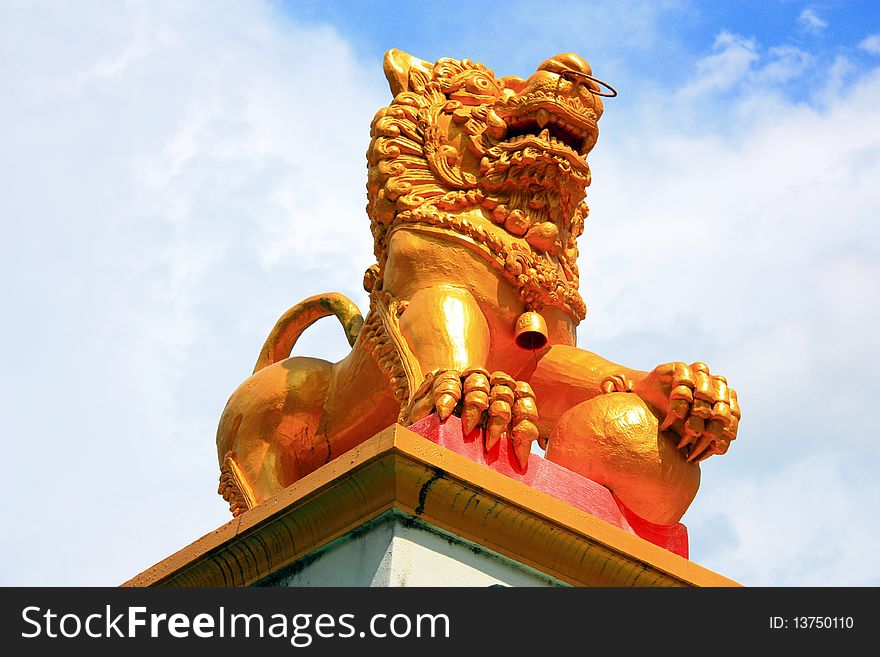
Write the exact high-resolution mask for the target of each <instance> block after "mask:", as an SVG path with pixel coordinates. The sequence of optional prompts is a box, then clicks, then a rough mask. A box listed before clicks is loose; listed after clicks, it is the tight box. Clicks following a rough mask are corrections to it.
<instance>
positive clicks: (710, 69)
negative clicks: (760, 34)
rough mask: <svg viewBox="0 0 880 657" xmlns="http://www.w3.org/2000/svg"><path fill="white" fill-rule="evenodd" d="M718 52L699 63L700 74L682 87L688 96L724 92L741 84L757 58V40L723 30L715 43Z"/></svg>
mask: <svg viewBox="0 0 880 657" xmlns="http://www.w3.org/2000/svg"><path fill="white" fill-rule="evenodd" d="M712 50H714V51H715V53H714V54H712V55H707V56H706V57H704V58H703V59H701V60H700V61H699V62H697V67H696V68H697V77H696V78H695V79H694V80H692V81H691V82H690V83H689V84H688V85H687V86H686V87H685V88H684V90H683V92H682V95H683V96H685V97H690V96H696V95H699V94H702V93H705V92H709V91H724V90H727V89H730V88H731V87H732V86H734V85H735V84H736V83H738V82H739V81H740V80H741V79H742V78H743V77H745V76H746V74H747V73H748V72H749V71H750V70H751V67H752V64H753V63H754V62H755V61H756V60H757V59H758V53H757V45H756V43H755V40H754V39H746V38H744V37H741V36H739V35H737V34H732V33H730V32H721V33H720V34H719V35H718V36H717V37H716V38H715V43H714V44H713V45H712Z"/></svg>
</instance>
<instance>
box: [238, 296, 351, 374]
mask: <svg viewBox="0 0 880 657" xmlns="http://www.w3.org/2000/svg"><path fill="white" fill-rule="evenodd" d="M330 315H335V316H336V318H337V319H338V320H339V323H340V324H342V329H343V330H344V331H345V337H346V338H347V339H348V344H350V345H352V346H354V342H355V340H357V336H358V333H359V332H360V330H361V327H362V326H363V324H364V318H363V315H361V313H360V310H358V307H357V306H356V305H355V304H354V302H353V301H351V299H349V298H348V297H346V296H344V295H342V294H339V293H338V292H329V293H327V294H316V295H315V296H313V297H309V298H308V299H306V300H305V301H301V302H299V303H298V304H296V305H295V306H293V307H292V308H291V309H290V310H288V311H287V312H285V313H284V314H283V315H281V317H280V318H279V319H278V321H277V322H275V326H274V327H272V330H271V331H270V332H269V337H267V338H266V342H265V343H264V344H263V348H262V349H261V350H260V356H259V358H257V364H256V365H254V373H256V372H259V371H260V370H261V369H263V368H264V367H268V366H269V365H272V364H273V363H277V362H278V361H280V360H284V359H285V358H287V357H288V356H290V352H291V350H292V349H293V346H294V345H295V344H296V341H297V340H298V339H299V336H300V335H302V332H303V331H305V330H306V329H307V328H308V327H309V326H311V325H312V324H314V323H315V322H317V321H318V320H319V319H321V318H323V317H329V316H330Z"/></svg>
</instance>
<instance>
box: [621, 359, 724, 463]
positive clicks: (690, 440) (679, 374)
mask: <svg viewBox="0 0 880 657" xmlns="http://www.w3.org/2000/svg"><path fill="white" fill-rule="evenodd" d="M634 392H635V393H636V394H638V395H639V396H640V397H641V398H642V399H644V400H645V401H646V402H648V403H649V404H650V405H651V406H653V407H654V408H655V409H657V410H658V411H659V413H660V417H662V418H664V419H663V421H662V423H661V425H660V429H661V430H664V431H666V430H669V431H672V432H674V433H675V434H677V435H678V436H679V437H680V439H679V441H678V448H679V449H684V450H686V452H687V460H688V461H693V462H695V463H699V462H700V461H703V460H705V459H707V458H709V457H710V456H712V455H713V454H724V453H725V452H726V451H727V449H728V447H729V446H730V441H731V440H734V439H735V438H736V433H737V429H738V428H739V420H740V409H739V403H738V401H737V397H736V391H735V390H734V389H733V388H729V387H728V385H727V379H725V378H724V377H723V376H719V375H713V374H711V373H710V372H709V367H708V365H706V364H705V363H693V364H692V365H686V364H685V363H666V364H665V365H660V366H659V367H656V368H655V369H654V371H652V372H651V373H650V374H648V376H647V377H645V378H644V379H643V380H642V381H640V382H639V383H638V384H636V386H635V387H634Z"/></svg>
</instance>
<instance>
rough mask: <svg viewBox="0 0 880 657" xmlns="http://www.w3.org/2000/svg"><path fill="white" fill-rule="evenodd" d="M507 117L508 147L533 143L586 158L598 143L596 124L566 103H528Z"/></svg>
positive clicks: (502, 143) (504, 144)
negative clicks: (596, 142) (596, 139)
mask: <svg viewBox="0 0 880 657" xmlns="http://www.w3.org/2000/svg"><path fill="white" fill-rule="evenodd" d="M518 109H519V111H517V112H516V113H514V114H513V115H512V116H509V117H507V119H506V123H507V134H506V135H505V138H504V141H503V142H501V144H499V145H500V146H505V147H508V148H510V147H521V146H525V145H532V146H538V147H542V148H544V149H546V150H549V151H551V152H554V151H555V152H557V153H558V154H560V155H568V154H569V153H570V154H573V155H577V156H578V157H579V158H583V157H584V156H586V154H587V153H589V152H590V149H591V148H592V147H593V144H594V143H595V134H596V128H595V124H592V125H591V122H590V121H589V120H588V119H587V118H586V117H585V116H583V115H582V114H581V113H580V112H578V111H577V110H576V108H573V107H568V105H567V104H563V103H558V102H557V103H552V104H548V103H546V102H538V103H528V104H525V106H520V108H518Z"/></svg>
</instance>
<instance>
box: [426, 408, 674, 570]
mask: <svg viewBox="0 0 880 657" xmlns="http://www.w3.org/2000/svg"><path fill="white" fill-rule="evenodd" d="M409 428H410V430H412V431H414V432H415V433H417V434H419V435H420V436H423V437H425V438H427V439H428V440H430V441H431V442H434V443H437V444H438V445H440V446H441V447H445V448H446V449H449V450H452V451H453V452H455V453H457V454H461V455H462V456H464V457H466V458H469V459H470V460H472V461H476V462H477V463H482V464H484V465H485V466H487V467H489V468H491V469H492V470H495V471H496V472H500V473H501V474H503V475H506V476H508V477H510V478H512V479H516V480H517V481H521V482H522V483H524V484H526V485H527V486H531V487H532V488H535V489H537V490H539V491H541V492H544V493H547V494H548V495H551V496H553V497H555V498H557V499H559V500H562V501H563V502H566V503H567V504H570V505H571V506H574V507H577V508H578V509H581V510H582V511H586V512H587V513H589V514H591V515H594V516H596V517H597V518H600V519H602V520H604V521H605V522H609V523H611V524H612V525H614V526H616V527H620V528H621V529H623V530H626V531H628V532H630V533H632V534H635V535H636V536H640V537H642V538H644V539H645V540H647V541H650V542H651V543H654V544H655V545H659V546H660V547H662V548H666V549H667V550H669V551H670V552H674V553H675V554H678V555H680V556H682V557H684V558H685V559H687V557H688V536H687V527H685V526H684V525H682V524H681V523H678V524H676V525H655V524H654V523H652V522H648V521H647V520H645V519H644V518H641V517H639V516H637V515H636V514H635V513H633V512H632V511H630V510H629V509H628V508H626V506H625V505H624V504H623V503H622V502H621V501H620V500H618V499H617V498H616V497H615V496H614V494H613V493H612V492H611V491H610V490H608V489H607V488H605V487H604V486H602V485H600V484H597V483H596V482H594V481H591V480H589V479H587V478H586V477H583V476H581V475H579V474H577V473H575V472H572V471H571V470H569V469H567V468H563V467H562V466H561V465H557V464H556V463H553V462H551V461H548V460H546V459H544V458H543V457H541V456H539V455H538V454H530V455H529V463H528V468H526V470H525V471H523V470H522V469H521V468H520V467H519V464H518V463H517V462H516V458H515V457H514V455H513V450H511V449H509V443H508V441H506V440H499V441H498V444H497V445H495V447H493V448H492V449H491V450H490V451H489V452H488V453H486V452H485V451H484V450H483V430H482V429H479V428H477V429H474V430H473V431H471V433H470V434H468V435H467V436H465V435H463V432H462V429H461V419H459V418H457V417H455V416H454V415H453V416H451V417H449V418H447V419H446V421H444V422H440V419H439V417H438V416H437V414H436V413H434V414H432V415H429V416H428V417H426V418H425V419H423V420H420V421H418V422H416V423H415V424H413V425H412V426H411V427H409Z"/></svg>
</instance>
